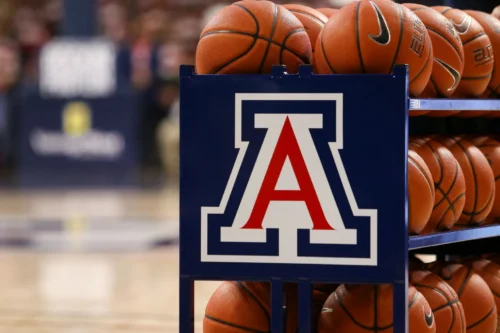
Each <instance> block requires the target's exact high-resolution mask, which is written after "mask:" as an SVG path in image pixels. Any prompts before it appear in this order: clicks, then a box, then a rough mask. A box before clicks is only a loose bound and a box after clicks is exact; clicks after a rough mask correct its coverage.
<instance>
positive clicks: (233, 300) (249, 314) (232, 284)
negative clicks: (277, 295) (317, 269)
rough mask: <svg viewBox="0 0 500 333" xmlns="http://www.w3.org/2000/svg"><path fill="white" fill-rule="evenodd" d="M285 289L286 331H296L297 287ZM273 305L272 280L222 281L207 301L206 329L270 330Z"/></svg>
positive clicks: (219, 332)
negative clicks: (264, 281) (267, 281)
mask: <svg viewBox="0 0 500 333" xmlns="http://www.w3.org/2000/svg"><path fill="white" fill-rule="evenodd" d="M287 289H288V290H287ZM285 290H286V291H287V297H286V311H285V319H284V320H285V323H284V325H285V326H286V332H287V333H294V332H296V330H297V313H298V310H297V307H298V305H297V304H298V303H297V297H296V290H295V291H294V290H293V289H291V290H290V288H285ZM289 290H290V291H289ZM288 296H290V297H288ZM270 304H271V289H270V284H269V283H262V282H241V281H226V282H223V283H222V284H221V285H220V286H219V288H217V290H216V291H215V292H214V294H213V295H212V297H211V298H210V300H209V301H208V303H207V307H206V309H205V317H204V318H203V332H204V333H233V332H235V327H238V328H239V329H240V330H241V331H248V332H255V331H263V332H268V331H269V330H270V313H271V309H270Z"/></svg>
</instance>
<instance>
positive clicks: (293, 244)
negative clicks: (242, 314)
mask: <svg viewBox="0 0 500 333" xmlns="http://www.w3.org/2000/svg"><path fill="white" fill-rule="evenodd" d="M180 81H181V92H180V102H181V113H180V114H181V121H180V129H181V138H180V159H181V162H180V164H181V165H180V170H181V182H180V317H179V323H180V332H181V333H193V332H194V312H193V311H194V310H193V304H194V300H193V297H194V281H195V280H254V281H268V282H270V283H271V305H270V306H271V314H272V320H271V323H270V331H271V332H272V333H282V332H283V323H282V320H281V318H282V314H283V303H282V301H283V283H284V282H295V283H297V284H298V288H299V318H298V322H299V332H300V333H310V332H312V320H311V315H312V314H311V307H310V304H311V297H312V296H311V294H312V283H313V282H326V283H328V282H331V283H390V284H392V285H393V286H394V306H393V311H394V318H395V319H394V328H395V329H394V332H395V333H404V332H408V319H407V308H408V298H407V292H408V252H409V251H412V252H413V253H415V252H418V251H420V250H422V251H423V250H426V251H434V249H438V248H441V247H442V246H443V245H444V246H446V244H454V243H458V242H465V241H481V240H482V239H485V238H490V239H498V240H500V238H495V237H500V226H499V225H492V226H485V227H477V228H471V229H466V230H459V231H449V232H440V233H436V234H431V235H422V236H410V237H409V236H408V226H407V223H408V222H407V219H408V211H407V204H408V199H407V158H408V156H407V152H408V136H409V116H408V111H409V110H418V109H422V110H469V111H470V110H497V111H498V110H500V100H451V99H446V100H445V99H442V100H440V99H410V98H409V96H408V69H407V67H406V66H399V65H398V66H396V67H395V68H394V72H393V74H386V75H378V74H377V75H315V74H313V73H312V68H311V67H310V66H301V68H300V69H299V73H298V74H287V73H286V71H285V68H284V67H282V66H275V67H274V68H273V71H272V74H270V75H196V74H194V68H193V67H192V66H182V67H181V75H180ZM285 115H286V119H292V120H291V123H293V125H292V127H293V128H294V131H295V132H294V133H299V132H298V130H297V128H299V127H300V128H304V126H309V130H308V131H306V132H300V133H302V134H300V135H302V137H301V139H300V140H302V141H301V142H302V143H303V142H305V141H304V140H306V139H304V133H306V134H307V133H308V134H307V135H305V136H306V137H309V138H312V141H309V142H312V145H309V146H308V147H309V148H308V149H304V146H302V148H301V154H302V155H303V156H306V155H307V156H306V157H307V158H308V160H307V161H308V162H307V163H316V164H315V165H316V166H318V165H319V166H320V169H322V171H321V170H320V169H317V168H316V169H314V170H315V171H314V173H310V175H311V174H312V176H311V179H313V178H314V179H316V183H314V179H313V183H314V184H315V189H316V191H319V192H317V193H320V192H321V195H319V197H320V198H321V200H327V199H328V198H330V199H329V200H330V203H332V204H331V205H326V206H324V205H323V204H322V208H323V209H324V212H326V213H325V217H326V218H327V220H328V222H329V223H330V224H331V225H335V228H334V229H335V230H334V231H332V230H315V229H312V228H311V227H312V225H313V224H312V223H311V221H312V218H311V219H310V220H309V221H308V222H307V221H306V222H307V223H309V224H307V223H306V224H304V223H303V222H304V220H305V219H304V215H300V214H298V213H295V208H294V207H296V206H293V207H292V206H290V207H292V208H294V209H277V208H273V209H274V211H273V212H274V213H273V214H274V215H272V214H271V215H272V216H274V218H272V217H271V218H269V220H265V221H266V222H265V224H263V228H262V229H260V228H257V229H255V230H250V233H248V228H242V227H241V225H238V223H239V222H241V221H244V220H245V218H248V214H250V212H251V211H252V207H254V206H253V205H255V200H253V201H252V200H251V199H252V193H254V194H255V188H260V187H259V186H260V185H261V183H259V182H258V179H259V177H258V176H256V175H261V176H262V173H264V174H265V173H266V172H267V171H266V170H268V169H266V168H265V167H264V168H263V167H262V165H266V164H265V163H264V164H262V163H263V162H262V161H265V160H266V157H265V156H267V158H268V159H270V157H269V156H268V155H266V154H270V153H269V151H268V150H266V149H267V148H268V147H271V146H272V145H269V142H270V141H265V140H268V139H269V138H268V137H267V135H268V133H271V132H272V129H274V130H276V128H275V127H276V126H278V125H276V119H278V120H279V119H281V120H280V121H281V123H280V124H283V121H285V120H283V119H285V118H284V117H285ZM280 117H281V118H280ZM297 117H298V118H297ZM300 117H302V118H300ZM418 118H421V117H418ZM258 119H259V120H258ZM266 119H267V120H266ZM270 119H271V120H272V121H271V120H270ZM273 119H274V120H273ZM294 119H295V120H294ZM266 121H268V122H267V123H266ZM273 121H274V123H273ZM429 121H432V120H429ZM278 123H279V122H278ZM272 124H274V125H272ZM266 126H267V129H265V128H266ZM272 126H274V127H272ZM279 126H281V125H279ZM279 126H278V127H279ZM294 126H295V127H294ZM280 128H281V127H280ZM283 128H284V125H283ZM278 130H279V128H278ZM273 133H275V132H273ZM278 133H280V132H279V131H278ZM269 135H271V134H269ZM294 135H299V134H294ZM266 138H267V139H266ZM302 143H301V144H302ZM264 146H265V147H267V148H265V149H264V148H262V147H264ZM313 150H316V152H317V155H314V154H312V155H311V154H310V152H311V151H313ZM271 153H272V152H271ZM263 156H264V157H263ZM311 156H312V157H311ZM315 156H316V157H315ZM311 161H312V162H311ZM318 162H319V164H318ZM310 165H312V164H308V166H310ZM318 170H319V171H318ZM309 172H310V171H309ZM322 172H324V175H325V178H322V179H323V182H319V183H318V181H317V179H319V178H318V177H319V176H317V174H318V173H322ZM256 179H257V181H256ZM249 184H250V185H249ZM256 186H257V187H256ZM252 189H253V190H252ZM252 191H254V192H252ZM328 193H330V194H328ZM332 194H333V196H331V195H332ZM249 197H250V199H248V198H249ZM331 198H333V201H331ZM254 199H255V198H254ZM325 202H326V201H325ZM333 206H334V207H336V211H335V209H330V208H331V207H333ZM269 207H271V204H270V205H269ZM303 207H305V206H303ZM328 207H330V208H328ZM269 209H271V208H269ZM290 211H293V212H294V213H293V214H290ZM245 214H246V215H245ZM266 214H267V213H266ZM276 214H288V215H283V218H276V216H278V215H276ZM335 214H337V215H335ZM266 216H267V215H266ZM279 216H282V215H279ZM335 216H336V218H333V217H335ZM266 218H267V217H266ZM238 221H239V222H238ZM339 221H341V222H339ZM313 223H314V222H313ZM320 229H321V228H320ZM241 230H243V231H244V232H243V233H241V232H240V231H241ZM493 244H496V242H493ZM494 246H495V249H496V248H497V246H496V245H494ZM436 251H437V250H436Z"/></svg>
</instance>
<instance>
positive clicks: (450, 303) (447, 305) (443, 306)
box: [432, 299, 460, 313]
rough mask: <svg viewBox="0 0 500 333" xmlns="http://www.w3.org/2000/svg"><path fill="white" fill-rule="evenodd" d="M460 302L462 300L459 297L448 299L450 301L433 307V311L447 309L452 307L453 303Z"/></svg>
mask: <svg viewBox="0 0 500 333" xmlns="http://www.w3.org/2000/svg"><path fill="white" fill-rule="evenodd" d="M459 302H460V300H459V299H455V300H452V301H448V303H446V304H443V305H440V306H438V307H437V308H435V309H432V312H434V313H436V312H438V311H441V310H443V309H446V308H447V307H451V306H452V305H453V304H457V303H459Z"/></svg>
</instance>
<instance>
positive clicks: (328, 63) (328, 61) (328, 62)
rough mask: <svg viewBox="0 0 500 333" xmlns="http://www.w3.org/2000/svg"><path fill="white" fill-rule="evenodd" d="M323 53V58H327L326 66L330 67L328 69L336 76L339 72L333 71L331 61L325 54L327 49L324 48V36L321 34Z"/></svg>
mask: <svg viewBox="0 0 500 333" xmlns="http://www.w3.org/2000/svg"><path fill="white" fill-rule="evenodd" d="M321 53H322V54H323V57H324V58H325V61H326V64H327V65H328V68H330V70H331V71H332V73H333V74H336V73H337V72H336V71H335V69H333V66H332V64H330V60H328V57H327V56H326V52H325V47H324V34H323V32H321Z"/></svg>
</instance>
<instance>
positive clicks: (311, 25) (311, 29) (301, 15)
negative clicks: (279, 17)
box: [283, 5, 328, 57]
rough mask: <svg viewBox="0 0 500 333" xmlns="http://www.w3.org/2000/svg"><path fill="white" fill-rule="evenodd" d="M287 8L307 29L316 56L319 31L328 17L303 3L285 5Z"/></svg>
mask: <svg viewBox="0 0 500 333" xmlns="http://www.w3.org/2000/svg"><path fill="white" fill-rule="evenodd" d="M283 7H285V8H286V9H288V10H289V11H291V12H292V14H293V15H295V16H296V17H297V18H298V19H299V21H300V22H301V23H302V25H303V26H304V28H305V29H306V32H307V35H308V36H309V40H310V41H311V46H312V52H313V57H314V46H315V45H316V39H317V38H318V35H319V33H320V32H321V30H322V29H323V27H324V26H325V24H326V22H327V21H328V17H326V16H325V15H323V14H322V13H321V12H319V11H317V10H316V9H312V8H310V7H307V6H303V5H284V6H283Z"/></svg>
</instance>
